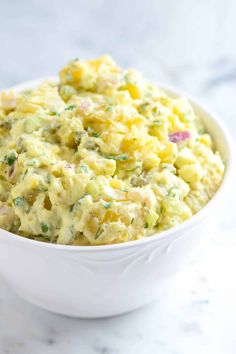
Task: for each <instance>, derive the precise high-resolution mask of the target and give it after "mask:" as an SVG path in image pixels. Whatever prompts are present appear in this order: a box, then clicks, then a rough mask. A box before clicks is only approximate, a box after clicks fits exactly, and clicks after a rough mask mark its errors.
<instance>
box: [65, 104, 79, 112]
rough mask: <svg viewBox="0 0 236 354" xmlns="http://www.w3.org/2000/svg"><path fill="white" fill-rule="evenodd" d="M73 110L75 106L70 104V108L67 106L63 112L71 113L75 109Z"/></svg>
mask: <svg viewBox="0 0 236 354" xmlns="http://www.w3.org/2000/svg"><path fill="white" fill-rule="evenodd" d="M75 108H76V106H75V105H74V104H71V105H70V106H67V107H66V108H65V111H73V109H75Z"/></svg>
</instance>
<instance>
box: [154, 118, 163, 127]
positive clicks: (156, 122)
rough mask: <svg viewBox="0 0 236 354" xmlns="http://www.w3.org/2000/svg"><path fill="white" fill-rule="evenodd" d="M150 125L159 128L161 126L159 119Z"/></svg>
mask: <svg viewBox="0 0 236 354" xmlns="http://www.w3.org/2000/svg"><path fill="white" fill-rule="evenodd" d="M152 124H153V125H155V126H158V127H159V126H161V125H162V124H163V122H162V121H161V120H159V119H155V120H154V121H153V122H152Z"/></svg>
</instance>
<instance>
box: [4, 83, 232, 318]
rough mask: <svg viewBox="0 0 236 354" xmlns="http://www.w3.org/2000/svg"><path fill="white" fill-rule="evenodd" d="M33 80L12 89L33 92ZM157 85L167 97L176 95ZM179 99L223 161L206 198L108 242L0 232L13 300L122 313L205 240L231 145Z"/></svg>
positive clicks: (217, 125)
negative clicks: (156, 227)
mask: <svg viewBox="0 0 236 354" xmlns="http://www.w3.org/2000/svg"><path fill="white" fill-rule="evenodd" d="M41 81H42V80H37V81H32V82H28V83H25V84H23V85H20V86H16V87H15V89H16V90H17V91H20V90H22V89H28V88H33V87H35V86H36V85H37V84H39V83H40V82H41ZM162 88H163V89H164V90H165V91H167V92H168V93H170V94H171V95H172V96H175V95H183V93H182V92H180V91H178V90H175V89H172V88H171V89H170V88H167V87H165V86H163V85H162ZM184 96H186V97H188V98H189V100H190V102H191V103H192V105H193V107H194V109H195V111H196V112H198V113H199V114H200V115H201V117H202V120H203V122H204V124H205V126H206V128H207V130H208V131H209V132H210V133H211V134H212V136H213V137H214V139H215V141H216V144H217V148H218V150H219V151H220V153H221V155H222V157H223V159H224V161H225V163H226V171H225V175H224V179H223V182H222V184H221V186H220V188H219V190H218V191H217V193H216V195H215V196H214V197H213V199H212V200H211V201H210V202H209V203H208V204H207V205H206V206H205V207H204V208H203V209H202V210H201V211H200V212H198V213H197V214H196V215H194V216H193V217H191V218H190V219H189V220H187V221H185V222H184V223H182V224H180V225H179V226H176V227H174V228H172V229H170V230H167V231H164V232H162V233H161V234H158V235H153V236H151V237H148V238H144V239H141V240H138V241H131V242H127V243H122V244H115V245H105V246H62V245H56V244H48V243H43V242H39V241H34V240H30V239H27V238H24V237H20V236H17V235H14V234H12V233H10V232H7V231H5V230H2V229H0V274H1V275H2V277H3V278H5V280H6V281H7V282H8V283H9V285H10V286H11V287H12V288H13V289H14V290H15V291H16V292H17V293H18V294H19V295H21V296H22V297H23V298H25V299H26V300H28V301H29V302H31V303H33V304H35V305H38V306H40V307H42V308H44V309H47V310H49V311H53V312H57V313H60V314H64V315H69V316H75V317H87V318H91V317H92V318H94V317H105V316H112V315H117V314H121V313H125V312H128V311H131V310H134V309H137V308H139V307H142V306H144V305H145V304H147V303H149V302H151V301H152V300H154V299H155V298H156V296H157V294H158V291H159V289H160V288H161V287H162V286H163V284H164V282H165V281H166V279H168V278H169V277H170V276H171V275H173V274H174V273H175V272H176V271H177V269H178V268H179V267H180V266H181V265H182V264H184V263H185V262H186V259H187V257H188V256H189V254H191V252H192V251H193V250H195V249H196V247H197V246H198V245H200V244H201V243H202V241H203V240H204V239H206V238H207V237H208V235H209V227H210V226H211V224H214V219H215V220H216V218H217V216H216V214H217V213H218V212H219V210H220V208H222V206H223V205H224V199H225V195H226V192H227V190H229V187H230V186H231V177H232V175H233V168H232V165H233V163H232V160H233V159H232V152H233V144H232V141H231V137H230V135H229V133H228V132H227V130H226V129H225V127H224V126H223V124H222V122H220V121H219V120H218V118H217V117H216V115H215V114H214V113H212V112H210V111H209V110H207V109H206V108H205V107H203V105H202V104H200V103H198V102H197V100H195V99H193V98H191V97H189V96H188V95H186V94H185V93H184ZM210 217H212V218H213V222H212V223H211V219H210Z"/></svg>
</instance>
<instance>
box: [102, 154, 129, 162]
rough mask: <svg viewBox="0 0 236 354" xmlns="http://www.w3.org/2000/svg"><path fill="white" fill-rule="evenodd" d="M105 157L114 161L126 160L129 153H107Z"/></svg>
mask: <svg viewBox="0 0 236 354" xmlns="http://www.w3.org/2000/svg"><path fill="white" fill-rule="evenodd" d="M106 158H107V159H112V160H116V161H126V160H128V159H129V155H127V154H121V155H116V156H113V155H108V156H106Z"/></svg>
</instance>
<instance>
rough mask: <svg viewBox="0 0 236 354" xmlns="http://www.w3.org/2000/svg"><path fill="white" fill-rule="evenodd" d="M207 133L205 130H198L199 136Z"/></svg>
mask: <svg viewBox="0 0 236 354" xmlns="http://www.w3.org/2000/svg"><path fill="white" fill-rule="evenodd" d="M205 133H206V130H205V129H204V128H200V129H198V134H199V135H203V134H205Z"/></svg>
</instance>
